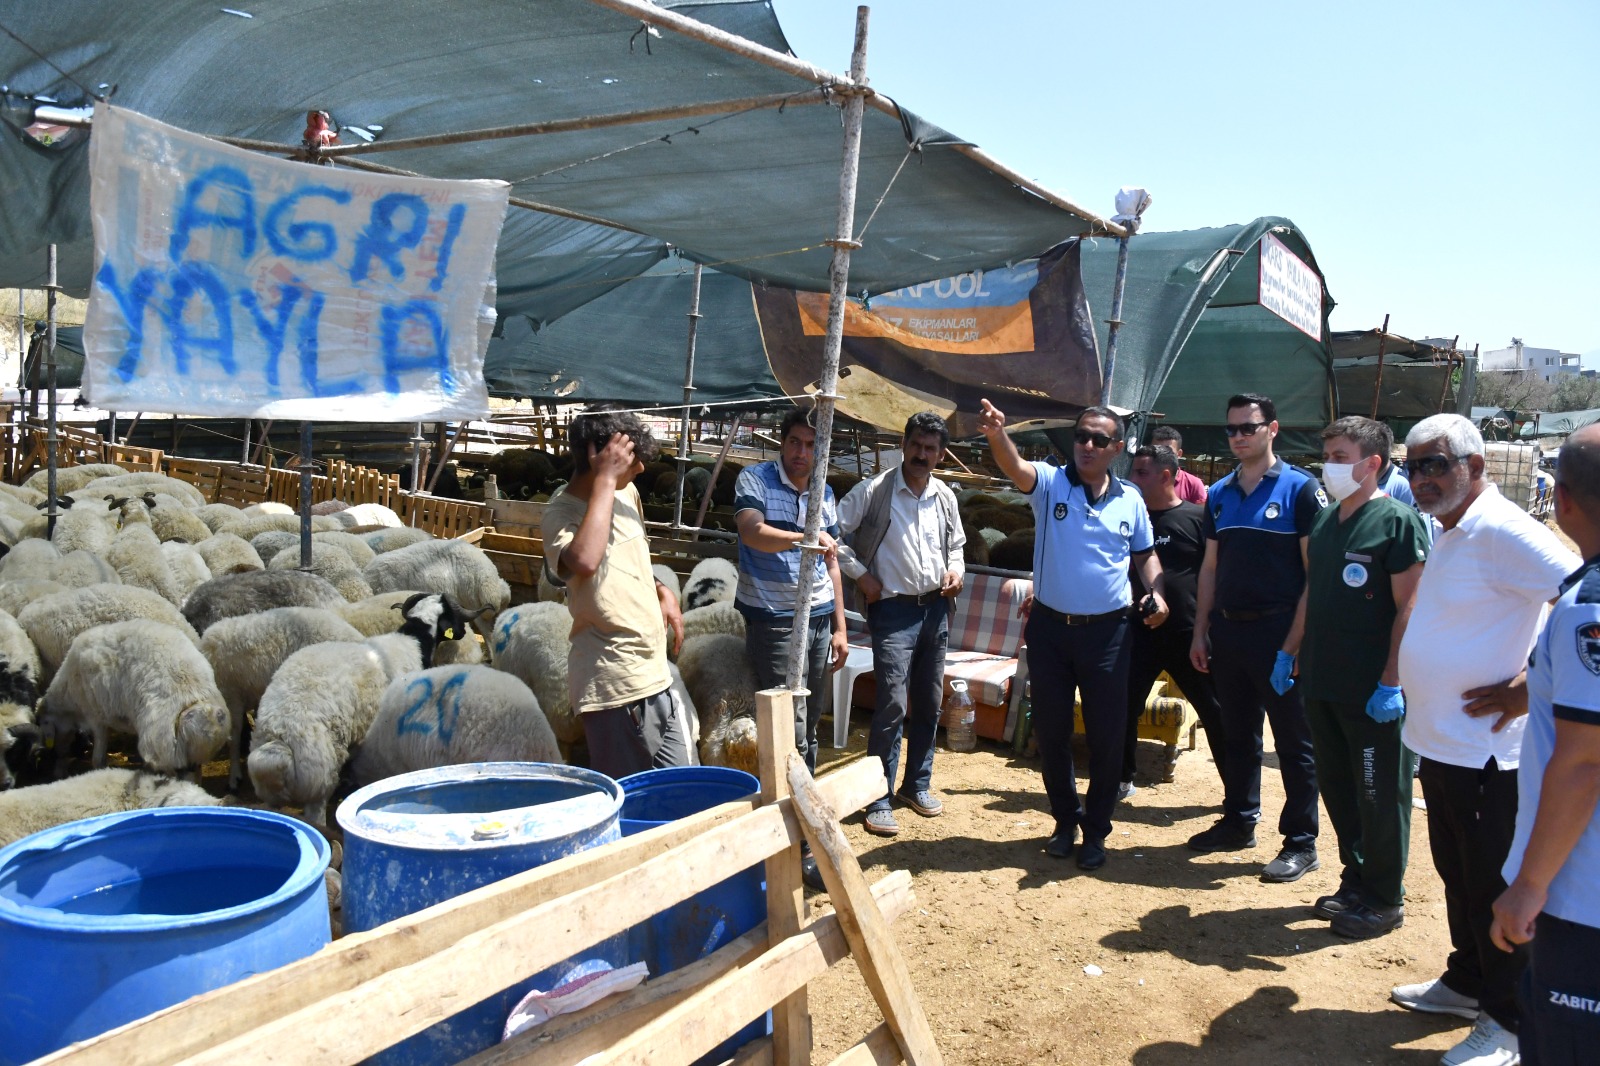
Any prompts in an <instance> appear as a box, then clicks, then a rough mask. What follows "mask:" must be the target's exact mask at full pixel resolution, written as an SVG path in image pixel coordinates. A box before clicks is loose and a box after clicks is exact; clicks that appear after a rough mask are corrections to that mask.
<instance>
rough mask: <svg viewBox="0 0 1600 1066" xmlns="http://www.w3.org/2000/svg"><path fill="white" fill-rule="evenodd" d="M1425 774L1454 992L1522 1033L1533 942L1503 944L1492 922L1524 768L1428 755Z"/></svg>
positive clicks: (1448, 978)
mask: <svg viewBox="0 0 1600 1066" xmlns="http://www.w3.org/2000/svg"><path fill="white" fill-rule="evenodd" d="M1418 777H1419V778H1420V780H1421V781H1422V796H1423V799H1425V800H1426V801H1427V804H1428V844H1429V847H1430V848H1431V850H1432V852H1433V866H1434V869H1436V870H1438V871H1439V880H1441V881H1443V882H1444V906H1445V917H1446V919H1447V920H1448V921H1449V925H1450V948H1451V950H1450V958H1449V959H1448V961H1446V963H1445V968H1444V976H1443V977H1442V978H1441V980H1443V981H1444V983H1445V986H1446V987H1447V988H1449V989H1450V990H1451V991H1452V992H1459V993H1460V994H1461V995H1463V996H1474V997H1476V998H1477V1000H1478V1007H1479V1009H1480V1010H1482V1011H1484V1012H1485V1013H1486V1014H1488V1015H1489V1017H1491V1018H1493V1019H1494V1020H1495V1021H1497V1022H1499V1023H1500V1024H1501V1025H1502V1026H1504V1027H1505V1028H1506V1029H1508V1030H1510V1031H1511V1032H1513V1033H1515V1032H1517V1031H1518V1023H1519V1021H1520V1020H1521V1012H1519V1011H1518V1009H1517V986H1518V985H1519V984H1520V983H1521V981H1522V971H1523V970H1524V969H1525V968H1526V967H1527V965H1528V948H1527V945H1520V946H1518V948H1517V950H1516V951H1512V952H1506V951H1501V950H1500V949H1499V948H1497V947H1495V946H1494V942H1493V941H1491V940H1490V939H1489V926H1490V924H1491V923H1492V922H1493V921H1494V911H1493V910H1492V908H1493V906H1494V901H1495V899H1496V898H1497V897H1499V895H1500V893H1502V892H1504V891H1505V890H1506V882H1505V879H1504V878H1503V877H1501V876H1500V867H1501V866H1503V865H1504V864H1505V861H1506V855H1507V854H1508V853H1509V852H1510V851H1511V838H1512V835H1513V834H1515V832H1516V829H1517V772H1516V771H1515V770H1502V769H1500V767H1499V765H1498V764H1497V763H1496V762H1495V761H1494V760H1493V759H1490V760H1489V762H1488V764H1487V765H1485V766H1480V767H1478V768H1477V769H1473V768H1472V767H1469V766H1452V765H1451V764H1449V763H1442V762H1435V761H1434V760H1432V759H1426V758H1425V759H1423V760H1422V764H1421V766H1420V768H1419V770H1418Z"/></svg>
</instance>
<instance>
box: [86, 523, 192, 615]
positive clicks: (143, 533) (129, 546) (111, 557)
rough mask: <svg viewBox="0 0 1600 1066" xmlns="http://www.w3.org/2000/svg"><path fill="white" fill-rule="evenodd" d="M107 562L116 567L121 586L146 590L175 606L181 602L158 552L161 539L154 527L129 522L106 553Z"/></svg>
mask: <svg viewBox="0 0 1600 1066" xmlns="http://www.w3.org/2000/svg"><path fill="white" fill-rule="evenodd" d="M105 556H106V562H108V563H110V564H111V565H112V566H114V567H116V568H117V576H118V577H120V578H122V583H123V584H124V585H133V586H136V587H138V588H142V589H149V590H150V591H151V592H154V593H156V594H157V595H159V596H160V597H161V598H162V599H164V600H168V601H170V602H171V603H172V604H173V605H175V606H181V605H182V604H183V600H184V597H183V596H180V595H179V594H178V582H177V580H176V579H175V578H174V577H173V575H172V570H171V568H169V567H168V566H167V560H166V557H165V556H163V555H162V554H161V541H160V540H159V539H158V538H157V537H156V533H155V530H153V529H151V528H150V527H149V526H145V525H129V526H126V527H124V528H123V530H122V532H121V533H118V534H117V539H116V540H114V541H112V542H111V546H110V547H109V548H107V549H106V552H105Z"/></svg>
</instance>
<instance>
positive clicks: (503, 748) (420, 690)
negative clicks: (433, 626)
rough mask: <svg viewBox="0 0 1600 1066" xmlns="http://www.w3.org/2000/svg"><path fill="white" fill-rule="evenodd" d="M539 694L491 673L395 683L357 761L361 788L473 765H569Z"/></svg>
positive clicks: (439, 672)
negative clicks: (405, 775) (424, 772)
mask: <svg viewBox="0 0 1600 1066" xmlns="http://www.w3.org/2000/svg"><path fill="white" fill-rule="evenodd" d="M562 761H563V760H562V758H561V749H560V748H559V747H557V745H556V736H555V733H553V732H552V731H551V729H550V723H549V722H547V721H545V717H544V714H543V713H542V712H541V711H540V710H539V701H538V700H537V699H535V698H534V695H533V692H532V691H531V690H530V689H529V688H528V686H527V685H524V684H523V683H522V682H521V681H519V680H518V679H517V678H515V677H512V676H511V675H510V674H507V673H505V672H504V671H501V670H495V669H492V668H490V667H487V666H438V667H434V668H433V669H431V670H424V671H422V672H421V673H418V674H409V675H406V676H404V677H398V678H396V679H394V680H393V681H391V682H389V687H388V688H386V689H385V690H384V692H383V698H382V699H381V700H380V701H379V703H378V715H377V717H376V718H374V719H373V720H372V724H371V725H370V726H368V727H367V732H366V735H365V736H364V738H363V739H362V741H361V743H360V745H358V746H357V748H356V750H355V751H354V752H353V753H352V757H351V764H350V765H351V774H352V776H353V777H354V778H355V781H356V783H357V784H366V783H368V782H371V781H377V780H379V779H381V778H385V777H393V776H394V775H396V774H403V773H406V772H408V771H411V770H424V769H428V768H429V767H433V766H451V765H455V764H457V763H468V762H554V763H559V762H562Z"/></svg>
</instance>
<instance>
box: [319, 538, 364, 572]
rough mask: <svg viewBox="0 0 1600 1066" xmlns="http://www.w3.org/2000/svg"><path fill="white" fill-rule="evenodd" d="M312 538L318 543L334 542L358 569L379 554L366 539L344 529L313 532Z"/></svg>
mask: <svg viewBox="0 0 1600 1066" xmlns="http://www.w3.org/2000/svg"><path fill="white" fill-rule="evenodd" d="M311 539H312V541H313V542H314V543H316V544H332V545H333V546H334V547H336V548H338V549H339V550H340V551H342V552H344V553H345V554H346V555H348V556H349V557H350V562H351V565H353V566H354V567H355V568H356V569H357V570H359V569H361V568H362V567H364V566H366V565H367V564H368V563H370V562H372V560H373V558H374V557H376V556H377V554H378V553H377V552H375V551H373V550H372V549H371V548H370V547H368V546H367V542H366V541H364V540H362V539H361V538H360V537H358V536H356V535H355V534H354V533H345V532H344V531H342V530H337V529H330V530H326V531H324V532H322V533H313V534H311Z"/></svg>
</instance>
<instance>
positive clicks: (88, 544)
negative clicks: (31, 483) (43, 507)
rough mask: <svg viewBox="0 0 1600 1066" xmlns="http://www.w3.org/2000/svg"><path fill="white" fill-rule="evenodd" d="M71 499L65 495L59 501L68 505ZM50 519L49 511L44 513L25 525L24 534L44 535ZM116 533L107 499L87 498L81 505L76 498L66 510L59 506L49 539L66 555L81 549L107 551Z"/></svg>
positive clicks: (114, 522) (114, 518)
mask: <svg viewBox="0 0 1600 1066" xmlns="http://www.w3.org/2000/svg"><path fill="white" fill-rule="evenodd" d="M70 499H71V497H62V498H61V499H60V500H59V501H58V503H60V504H65V503H66V502H67V501H68V500H70ZM49 522H50V516H49V514H48V513H47V512H41V513H40V514H39V516H38V517H37V518H34V519H33V520H32V521H31V522H29V523H28V524H27V525H25V526H24V527H23V534H24V536H25V537H44V535H45V530H46V529H48V528H49ZM116 533H117V522H116V515H115V514H114V513H113V512H112V511H110V510H108V509H107V508H106V505H105V503H104V502H100V503H95V502H94V501H84V502H83V503H81V504H78V503H76V501H73V504H72V505H68V506H66V507H65V508H64V509H62V508H60V507H58V509H57V512H56V528H55V532H54V533H52V534H50V537H49V540H50V543H51V544H53V545H55V547H56V550H57V551H59V552H61V553H62V554H63V555H65V554H66V553H67V552H72V551H78V550H80V549H82V550H83V551H90V552H94V553H96V554H99V553H101V552H104V551H105V550H106V547H107V546H108V545H110V543H111V538H112V537H114V536H116Z"/></svg>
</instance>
